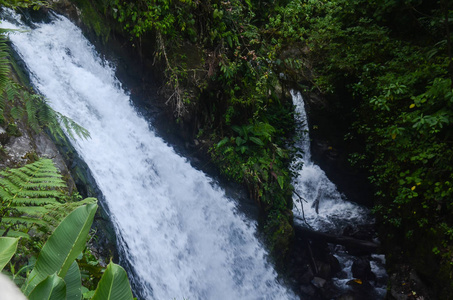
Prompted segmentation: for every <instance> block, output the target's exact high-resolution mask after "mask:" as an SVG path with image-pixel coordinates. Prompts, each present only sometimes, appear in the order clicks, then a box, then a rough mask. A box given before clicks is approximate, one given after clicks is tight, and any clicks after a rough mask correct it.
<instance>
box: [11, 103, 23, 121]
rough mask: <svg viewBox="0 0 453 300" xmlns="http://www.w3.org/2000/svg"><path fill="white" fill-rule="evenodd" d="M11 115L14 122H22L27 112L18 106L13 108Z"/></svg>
mask: <svg viewBox="0 0 453 300" xmlns="http://www.w3.org/2000/svg"><path fill="white" fill-rule="evenodd" d="M9 113H10V114H11V117H13V119H14V120H20V119H22V117H23V116H24V113H25V111H24V109H23V108H22V107H20V106H17V105H16V106H13V107H11V111H10V112H9Z"/></svg>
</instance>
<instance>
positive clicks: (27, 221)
mask: <svg viewBox="0 0 453 300" xmlns="http://www.w3.org/2000/svg"><path fill="white" fill-rule="evenodd" d="M2 222H4V223H9V224H16V225H25V226H27V227H28V226H32V225H34V224H37V225H42V226H48V223H47V222H45V221H43V220H40V219H36V218H27V217H23V216H21V217H3V218H2Z"/></svg>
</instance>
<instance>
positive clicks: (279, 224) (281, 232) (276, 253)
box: [264, 211, 294, 261]
mask: <svg viewBox="0 0 453 300" xmlns="http://www.w3.org/2000/svg"><path fill="white" fill-rule="evenodd" d="M288 215H291V212H290V211H289V212H288V211H283V212H281V211H271V212H270V213H269V214H268V216H267V221H266V225H265V229H264V230H265V234H266V239H267V241H268V243H269V246H270V250H271V253H272V256H273V257H275V258H276V260H282V261H284V260H285V259H286V257H287V255H288V253H289V252H290V251H289V250H290V249H291V247H292V245H293V240H294V228H293V226H292V224H291V223H292V222H291V218H289V217H288Z"/></svg>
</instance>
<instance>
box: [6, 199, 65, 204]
mask: <svg viewBox="0 0 453 300" xmlns="http://www.w3.org/2000/svg"><path fill="white" fill-rule="evenodd" d="M11 203H12V204H14V205H17V204H27V205H29V204H33V205H46V204H57V205H58V204H60V202H58V201H57V200H56V198H14V199H12V200H11Z"/></svg>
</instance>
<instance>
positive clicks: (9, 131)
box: [6, 123, 22, 137]
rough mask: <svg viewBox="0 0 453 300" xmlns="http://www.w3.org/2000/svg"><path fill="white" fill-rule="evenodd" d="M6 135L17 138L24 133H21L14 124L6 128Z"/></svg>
mask: <svg viewBox="0 0 453 300" xmlns="http://www.w3.org/2000/svg"><path fill="white" fill-rule="evenodd" d="M6 133H7V134H8V135H9V136H15V137H19V136H22V133H21V132H20V130H19V128H18V127H17V125H16V124H14V123H9V124H8V126H7V127H6Z"/></svg>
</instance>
